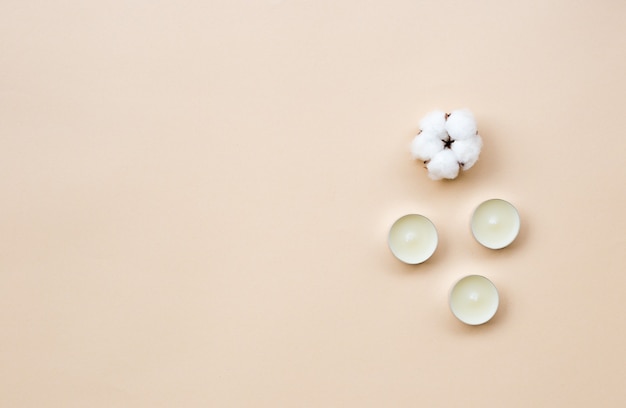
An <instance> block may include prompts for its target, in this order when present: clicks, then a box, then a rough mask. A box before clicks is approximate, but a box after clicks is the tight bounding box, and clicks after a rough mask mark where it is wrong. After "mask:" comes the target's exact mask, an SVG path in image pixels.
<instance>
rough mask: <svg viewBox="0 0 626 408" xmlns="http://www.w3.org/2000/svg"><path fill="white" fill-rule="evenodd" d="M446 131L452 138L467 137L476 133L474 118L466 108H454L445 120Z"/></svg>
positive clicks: (460, 138)
mask: <svg viewBox="0 0 626 408" xmlns="http://www.w3.org/2000/svg"><path fill="white" fill-rule="evenodd" d="M446 131H447V132H448V134H449V135H450V137H451V138H452V139H455V140H463V139H468V138H470V137H472V136H474V135H475V134H476V119H474V115H473V114H472V112H470V111H469V110H467V109H459V110H455V111H453V112H452V113H450V116H449V117H448V120H447V121H446Z"/></svg>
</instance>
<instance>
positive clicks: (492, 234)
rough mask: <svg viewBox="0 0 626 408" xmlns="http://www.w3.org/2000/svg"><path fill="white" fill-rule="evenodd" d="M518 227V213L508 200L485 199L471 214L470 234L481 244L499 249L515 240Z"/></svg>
mask: <svg viewBox="0 0 626 408" xmlns="http://www.w3.org/2000/svg"><path fill="white" fill-rule="evenodd" d="M519 228H520V217H519V213H518V212H517V210H516V209H515V207H513V205H512V204H511V203H509V202H508V201H504V200H500V199H497V198H496V199H492V200H487V201H485V202H483V203H482V204H480V205H479V206H478V207H477V208H476V210H475V211H474V215H472V234H474V238H476V241H478V242H479V243H480V244H481V245H484V246H486V247H487V248H491V249H500V248H504V247H505V246H507V245H509V244H510V243H511V242H513V241H514V240H515V238H516V237H517V234H518V233H519Z"/></svg>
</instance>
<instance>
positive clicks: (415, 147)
mask: <svg viewBox="0 0 626 408" xmlns="http://www.w3.org/2000/svg"><path fill="white" fill-rule="evenodd" d="M442 150H443V141H442V140H441V139H440V138H439V137H438V136H437V135H435V134H433V133H428V132H422V133H420V134H419V135H417V136H415V139H413V142H411V154H412V155H413V157H414V158H416V159H419V160H422V161H427V160H430V159H432V158H433V156H435V155H436V154H437V153H439V152H440V151H442Z"/></svg>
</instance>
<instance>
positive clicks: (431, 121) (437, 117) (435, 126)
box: [420, 111, 446, 139]
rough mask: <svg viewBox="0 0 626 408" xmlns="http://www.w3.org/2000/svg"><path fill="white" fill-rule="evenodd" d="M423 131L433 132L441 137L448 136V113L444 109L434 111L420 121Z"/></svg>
mask: <svg viewBox="0 0 626 408" xmlns="http://www.w3.org/2000/svg"><path fill="white" fill-rule="evenodd" d="M420 129H421V130H422V132H427V133H432V134H434V135H436V136H437V137H440V138H442V139H443V138H445V136H446V114H445V112H442V111H433V112H430V113H429V114H428V115H426V116H424V117H423V118H422V120H421V121H420Z"/></svg>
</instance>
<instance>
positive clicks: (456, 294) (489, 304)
mask: <svg viewBox="0 0 626 408" xmlns="http://www.w3.org/2000/svg"><path fill="white" fill-rule="evenodd" d="M498 303H499V296H498V289H496V287H495V285H494V284H493V283H491V281H490V280H489V279H487V278H485V277H484V276H480V275H470V276H466V277H464V278H463V279H461V280H460V281H458V282H457V283H456V284H455V285H454V287H453V288H452V291H451V292H450V310H452V313H453V314H454V315H455V316H456V318H457V319H459V320H460V321H462V322H463V323H465V324H469V325H479V324H483V323H486V322H488V321H489V320H490V319H491V318H492V317H493V316H494V315H495V314H496V311H497V310H498Z"/></svg>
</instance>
